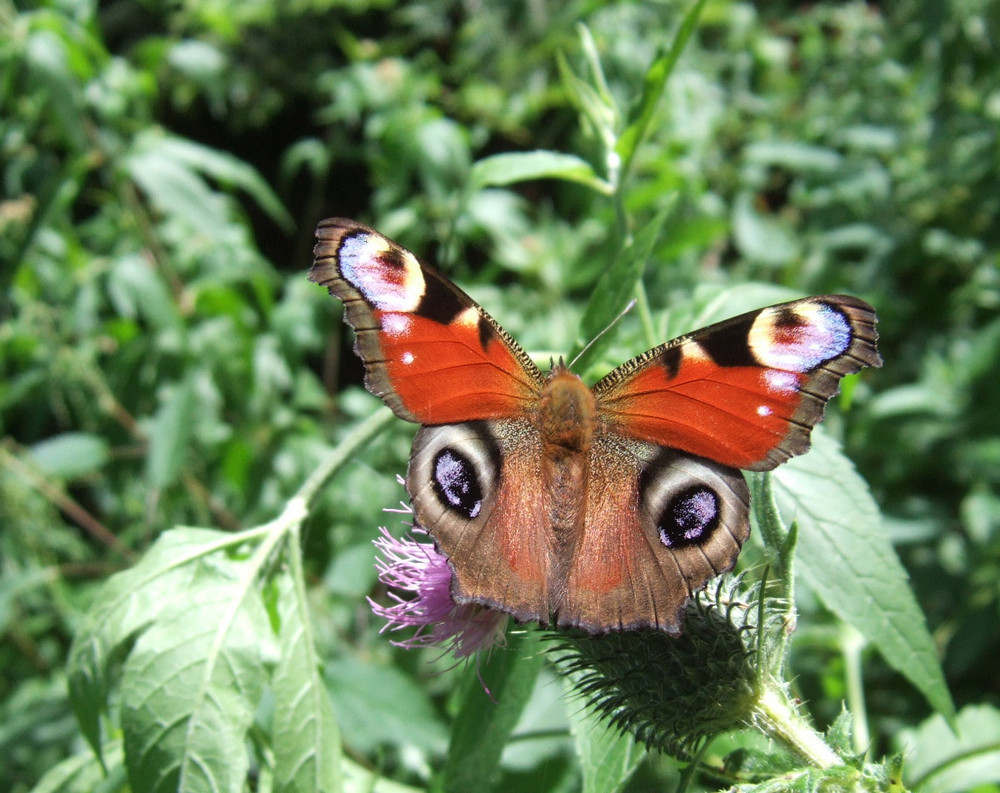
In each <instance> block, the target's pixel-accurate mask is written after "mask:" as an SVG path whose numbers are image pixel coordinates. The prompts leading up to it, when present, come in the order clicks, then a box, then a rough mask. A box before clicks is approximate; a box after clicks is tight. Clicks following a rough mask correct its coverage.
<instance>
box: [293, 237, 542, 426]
mask: <svg viewBox="0 0 1000 793" xmlns="http://www.w3.org/2000/svg"><path fill="white" fill-rule="evenodd" d="M316 236H317V238H318V242H317V243H316V248H315V261H314V263H313V267H312V270H311V271H310V273H309V278H310V279H311V280H312V281H314V282H316V283H318V284H321V285H323V286H326V287H327V288H328V289H329V291H330V293H331V294H333V295H335V296H336V297H338V298H340V299H341V300H342V301H343V302H344V307H345V310H346V312H347V321H348V322H349V323H350V324H351V326H352V327H353V328H354V331H355V334H356V337H357V342H356V348H355V349H356V350H357V352H358V355H359V356H360V357H361V359H362V360H363V361H364V364H365V370H366V376H365V384H366V385H367V387H368V390H370V391H371V392H372V393H374V394H376V395H377V396H379V397H381V398H382V399H383V401H385V403H386V404H387V405H389V407H391V408H392V409H393V411H394V412H395V413H396V415H397V416H399V417H400V418H404V419H406V420H407V421H413V422H416V423H419V424H450V423H455V422H459V421H467V420H471V419H485V418H496V417H502V416H513V415H517V414H519V413H522V412H524V411H525V410H526V409H527V408H528V407H529V406H530V405H531V404H532V403H533V401H534V400H537V395H538V391H539V389H540V388H541V384H542V376H541V373H540V372H539V371H538V368H537V367H536V366H535V365H534V363H532V361H531V359H530V358H529V357H528V355H527V354H526V353H525V352H524V350H523V349H521V347H520V346H519V345H518V344H517V343H516V342H515V341H514V340H513V339H512V338H511V337H510V336H509V335H508V334H507V333H506V331H504V330H503V329H502V328H501V327H500V326H499V325H498V324H497V323H496V322H495V321H494V320H493V318H492V317H490V316H489V315H488V314H487V313H486V312H485V311H483V309H482V308H481V307H480V306H479V305H478V304H477V303H476V302H475V301H474V300H472V298H470V297H469V296H468V295H467V294H465V292H463V291H462V290H461V289H459V288H458V287H457V286H455V285H454V284H453V283H452V282H451V281H449V280H448V279H447V278H445V277H444V276H443V275H441V274H440V273H439V272H437V271H436V270H434V269H433V268H431V267H428V266H427V265H425V264H422V263H421V262H419V261H418V260H417V258H416V257H415V256H414V255H413V254H412V253H410V252H409V251H407V250H405V249H404V248H402V247H400V246H399V245H397V244H396V243H394V242H392V241H391V240H389V239H387V238H386V237H384V236H382V235H381V234H379V233H378V232H377V231H374V230H373V229H370V228H368V227H367V226H363V225H361V224H360V223H355V222H354V221H351V220H342V219H339V218H331V219H329V220H324V221H323V222H322V223H320V225H319V227H318V228H317V230H316Z"/></svg>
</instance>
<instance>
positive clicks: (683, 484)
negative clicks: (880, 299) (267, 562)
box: [309, 219, 882, 634]
mask: <svg viewBox="0 0 1000 793" xmlns="http://www.w3.org/2000/svg"><path fill="white" fill-rule="evenodd" d="M316 235H317V238H318V242H317V244H316V248H315V261H314V263H313V266H312V270H311V271H310V274H309V278H310V280H312V281H314V282H315V283H318V284H321V285H323V286H326V287H327V288H328V289H329V291H330V293H331V294H332V295H335V296H336V297H338V298H340V299H341V300H342V301H343V303H344V307H345V309H346V321H347V322H348V323H349V324H350V325H351V326H352V327H353V328H354V331H355V334H356V338H357V341H356V351H357V353H358V355H360V357H361V359H362V360H363V361H364V364H365V369H366V377H365V384H366V386H367V387H368V390H369V391H371V392H372V393H373V394H375V395H376V396H378V397H381V399H382V400H383V401H384V402H385V403H386V404H387V405H388V406H389V407H390V408H392V410H393V411H394V412H395V413H396V415H397V416H399V417H400V418H403V419H406V420H407V421H412V422H414V423H417V424H420V425H422V426H421V428H420V430H419V432H418V433H417V435H416V438H415V439H414V442H413V451H412V453H411V456H410V464H409V468H408V471H407V479H406V486H407V490H408V491H409V493H410V497H411V499H412V501H413V509H414V512H415V515H416V519H417V521H418V522H419V523H420V524H422V525H423V526H424V527H425V528H426V529H427V530H428V531H429V532H430V534H431V536H432V537H433V539H434V541H435V543H436V544H437V545H438V547H439V548H440V550H441V551H442V552H443V553H444V554H445V555H447V557H448V559H449V563H450V565H451V567H452V570H453V573H454V575H453V580H452V595H453V598H454V599H455V601H456V602H459V603H470V602H471V603H481V604H484V605H487V606H491V607H493V608H497V609H501V610H503V611H505V612H508V613H510V614H512V615H513V616H514V617H515V618H516V619H518V620H521V621H530V620H537V621H538V622H541V623H543V624H555V625H557V626H578V627H580V628H583V629H585V630H587V631H589V632H591V633H602V632H605V631H609V630H624V629H633V628H642V627H655V628H660V629H663V630H665V631H667V632H669V633H672V634H677V633H680V625H681V615H682V611H683V608H684V604H685V603H686V602H687V600H688V599H689V598H690V597H691V596H692V594H693V593H694V592H696V591H697V590H698V589H700V588H702V587H703V586H704V585H705V583H706V582H707V581H708V580H709V579H711V578H712V577H713V576H717V575H719V574H720V573H722V572H725V571H727V570H730V569H732V567H733V565H734V564H735V563H736V557H737V555H738V554H739V551H740V547H741V546H742V544H743V542H744V541H745V540H746V538H747V536H748V535H749V533H750V523H749V499H750V494H749V490H748V488H747V485H746V481H745V480H744V478H743V475H742V474H741V473H740V471H739V469H741V468H743V469H747V470H751V471H767V470H770V469H772V468H774V467H775V466H777V465H780V464H781V463H783V462H784V461H785V460H787V459H788V458H789V457H792V456H793V455H796V454H801V453H803V452H805V451H806V450H807V449H808V448H809V433H810V431H811V430H812V427H813V426H814V425H815V424H816V423H817V422H818V421H819V420H820V419H821V418H822V417H823V409H824V407H825V405H826V402H827V400H829V399H830V397H831V396H833V395H834V394H835V393H836V392H837V390H838V387H839V382H840V378H841V377H843V376H844V375H846V374H851V373H853V372H857V371H858V370H860V369H861V368H862V367H865V366H880V365H881V364H882V358H881V356H880V355H879V352H878V350H877V348H876V340H877V338H878V335H877V333H876V332H875V322H876V318H875V312H874V311H873V309H872V308H871V306H869V305H868V304H867V303H865V302H864V301H862V300H858V299H857V298H854V297H848V296H845V295H827V296H823V297H807V298H805V299H802V300H795V301H792V302H790V303H782V304H781V305H777V306H771V307H769V308H762V309H759V310H757V311H751V312H749V313H747V314H743V315H741V316H738V317H734V318H732V319H728V320H725V321H723V322H719V323H717V324H714V325H711V326H709V327H707V328H704V329H702V330H698V331H695V332H694V333H691V334H688V335H686V336H681V337H680V338H677V339H674V340H673V341H670V342H667V343H666V344H663V345H660V346H659V347H655V348H654V349H652V350H649V351H647V352H644V353H643V354H642V355H639V356H637V357H635V358H633V359H632V360H630V361H627V362H626V363H624V364H622V365H621V366H619V367H618V368H617V369H615V370H614V371H612V372H611V373H610V374H608V375H606V376H605V377H604V378H603V379H601V380H600V381H598V382H597V384H596V385H594V386H593V387H592V388H588V387H587V386H586V385H585V384H584V383H583V381H582V380H580V378H579V377H578V376H577V375H575V374H573V373H572V372H570V371H569V370H568V369H567V368H566V367H565V366H564V365H563V364H562V363H561V362H560V363H559V364H557V365H554V366H553V368H552V371H550V372H549V373H548V374H547V375H543V374H542V373H541V372H540V371H539V369H538V368H537V367H536V366H535V364H534V363H533V362H532V360H531V359H530V358H529V357H528V355H527V353H525V351H524V350H523V349H522V348H521V347H520V346H519V345H518V344H517V342H516V341H514V339H512V338H511V337H510V335H508V333H507V332H506V331H505V330H504V329H503V328H501V327H500V326H499V325H498V324H497V323H496V322H495V321H494V320H493V318H492V317H490V315H489V314H487V313H486V312H485V311H484V310H483V309H482V308H481V307H480V306H479V305H478V304H477V303H476V302H475V301H474V300H473V299H472V298H470V297H469V296H468V295H467V294H465V292H463V291H462V290H461V289H459V288H458V287H457V286H455V284H453V283H452V282H451V281H449V280H448V279H447V278H446V277H445V276H444V275H442V274H441V273H439V272H438V271H437V270H435V269H433V268H431V267H429V266H427V265H425V264H422V263H421V262H419V261H418V260H417V259H416V257H415V256H414V255H413V254H411V253H410V252H409V251H407V250H405V249H404V248H402V247H400V246H399V245H397V244H396V243H394V242H392V241H391V240H389V239H387V238H386V237H384V236H382V235H381V234H379V233H378V232H377V231H374V230H373V229H370V228H368V227H366V226H363V225H361V224H360V223H356V222H354V221H351V220H342V219H330V220H325V221H323V222H322V223H320V224H319V227H318V228H317V231H316Z"/></svg>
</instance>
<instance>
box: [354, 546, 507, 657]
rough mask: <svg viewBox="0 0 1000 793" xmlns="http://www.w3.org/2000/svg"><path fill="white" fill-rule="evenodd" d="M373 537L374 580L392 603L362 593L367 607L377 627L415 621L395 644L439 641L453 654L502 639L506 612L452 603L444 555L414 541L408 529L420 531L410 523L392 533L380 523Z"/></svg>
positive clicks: (466, 653)
mask: <svg viewBox="0 0 1000 793" xmlns="http://www.w3.org/2000/svg"><path fill="white" fill-rule="evenodd" d="M380 532H381V536H380V537H378V538H377V539H376V540H375V541H374V542H375V547H376V548H377V549H378V551H379V554H380V555H379V556H378V557H377V558H376V560H375V568H376V569H377V570H378V577H379V580H380V581H381V582H382V583H383V584H385V585H386V586H387V587H388V588H389V597H390V598H391V599H392V600H393V601H394V602H393V604H392V605H388V606H383V605H380V604H379V603H376V602H375V601H374V600H372V599H371V598H368V603H369V604H370V605H371V607H372V611H373V612H374V613H375V614H376V615H377V616H379V617H382V618H384V619H385V620H386V624H385V626H383V628H382V630H383V631H385V630H390V631H398V630H401V629H403V628H409V627H414V626H415V627H416V628H417V630H416V632H415V633H414V634H413V635H412V636H411V637H410V638H408V639H404V640H402V641H394V642H393V644H395V645H397V646H399V647H406V648H413V647H425V646H428V645H434V644H436V645H445V646H448V647H449V649H450V650H451V652H452V653H453V654H454V655H455V656H456V657H457V658H465V657H467V656H470V655H473V654H474V653H477V652H479V651H480V650H487V649H489V648H490V647H492V646H493V645H494V644H502V642H503V637H504V630H505V629H506V627H507V621H508V617H507V615H506V614H504V613H502V612H500V611H496V610H494V609H490V608H486V607H485V606H480V605H478V604H475V603H465V604H460V603H455V601H454V600H452V597H451V578H452V572H451V567H450V566H449V565H448V558H447V557H446V556H445V555H444V554H442V553H441V552H440V551H438V549H437V548H436V547H434V544H433V543H432V542H418V541H417V540H416V539H415V538H414V537H413V536H412V535H415V534H423V535H426V532H425V531H424V530H423V529H422V528H420V527H419V526H415V527H414V528H413V529H412V531H411V532H410V535H408V536H404V537H402V538H400V539H396V538H395V537H393V536H392V535H391V534H390V533H389V531H388V530H387V529H386V528H385V527H381V528H380Z"/></svg>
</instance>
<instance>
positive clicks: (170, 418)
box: [146, 377, 195, 489]
mask: <svg viewBox="0 0 1000 793" xmlns="http://www.w3.org/2000/svg"><path fill="white" fill-rule="evenodd" d="M194 411H195V390H194V380H193V378H192V377H188V378H187V379H185V380H183V381H182V382H180V383H178V384H177V385H176V386H175V387H174V388H173V390H172V391H171V392H170V395H169V396H168V397H167V399H166V401H165V402H164V403H163V405H162V406H161V407H160V409H159V410H158V411H157V413H156V418H155V419H154V420H153V426H152V430H151V432H150V437H149V456H148V458H147V461H146V462H147V472H148V474H149V480H150V483H151V484H152V485H153V487H155V488H157V489H162V488H164V487H167V486H168V485H170V484H172V483H173V482H174V480H176V479H177V475H178V474H179V473H180V471H181V467H182V466H183V465H184V458H185V455H186V454H187V449H188V444H189V442H190V440H191V435H192V432H193V430H194V419H195V417H194Z"/></svg>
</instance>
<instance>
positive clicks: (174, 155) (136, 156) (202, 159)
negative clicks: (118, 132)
mask: <svg viewBox="0 0 1000 793" xmlns="http://www.w3.org/2000/svg"><path fill="white" fill-rule="evenodd" d="M130 164H131V168H132V173H133V176H134V177H135V178H136V180H137V181H138V182H139V183H140V184H141V185H142V186H143V189H144V190H146V192H147V193H150V195H151V196H156V197H158V198H159V199H161V200H164V199H165V200H166V206H169V207H170V208H171V209H172V210H173V211H175V212H176V213H178V214H181V215H183V216H185V217H187V218H188V219H189V220H192V221H193V225H195V227H196V228H204V226H203V224H202V223H200V222H199V221H198V219H197V218H194V217H193V214H192V213H193V211H198V210H199V208H202V209H203V208H206V204H208V203H211V204H212V207H213V209H212V212H211V216H212V217H214V218H216V219H217V220H219V221H221V220H222V218H220V217H218V211H219V210H217V209H215V208H214V207H215V206H216V204H215V203H214V200H215V197H214V196H212V195H210V192H209V190H208V187H207V185H206V184H205V182H204V180H203V179H202V176H209V177H211V178H212V179H215V180H216V181H218V182H219V183H221V184H223V185H225V186H234V187H239V188H241V189H242V190H244V191H246V193H247V194H248V195H250V197H251V198H253V199H254V200H255V201H256V202H257V204H258V206H260V208H261V209H263V210H264V211H265V212H266V213H267V214H268V215H269V216H270V217H271V219H272V220H274V222H275V223H277V224H278V225H279V226H281V227H282V228H284V229H286V230H291V229H294V228H295V222H294V221H293V220H292V218H291V216H290V215H289V214H288V210H286V209H285V207H284V205H283V204H282V203H281V199H280V198H278V196H277V194H276V193H275V192H274V191H273V190H271V187H270V186H269V185H268V183H267V182H266V181H265V180H264V179H263V178H262V177H261V175H260V174H259V173H258V172H257V171H256V170H255V169H254V168H253V167H252V166H250V165H248V164H247V163H245V162H243V161H242V160H240V159H239V158H237V157H234V156H233V155H232V154H229V153H228V152H224V151H219V150H218V149H212V148H210V147H208V146H203V145H201V144H200V143H195V142H194V141H191V140H188V139H186V138H181V137H178V136H176V135H164V134H162V133H161V132H159V131H152V130H147V131H146V132H144V133H143V134H141V135H139V136H138V138H137V139H136V143H135V150H134V152H133V154H132V155H131V157H130ZM137 165H138V169H137V167H136V166H137ZM157 173H159V174H161V175H163V174H165V175H167V176H168V178H169V179H170V180H172V181H170V182H168V184H167V185H151V184H150V176H155V174H157ZM194 181H196V182H198V184H199V186H197V187H196V186H195V184H194ZM177 190H180V191H181V192H180V193H176V192H172V191H177ZM185 193H186V194H187V195H189V196H190V197H191V198H194V199H196V200H197V201H198V202H199V203H198V205H197V206H195V207H192V208H191V211H189V210H188V208H186V207H184V206H183V205H181V204H179V203H178V202H177V200H176V199H178V198H183V194H185ZM209 231H210V234H209V236H212V234H211V230H210V229H209Z"/></svg>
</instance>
